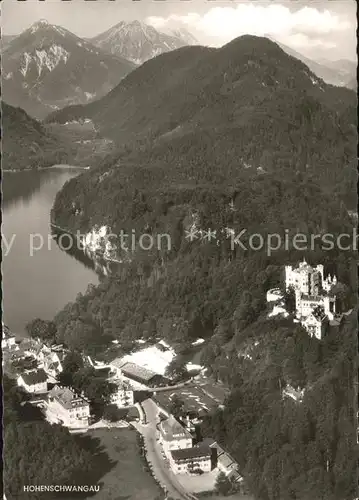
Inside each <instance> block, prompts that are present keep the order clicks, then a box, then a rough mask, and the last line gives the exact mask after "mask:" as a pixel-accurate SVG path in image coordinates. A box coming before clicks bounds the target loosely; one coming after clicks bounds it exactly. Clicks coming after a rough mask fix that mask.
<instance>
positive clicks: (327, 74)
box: [268, 37, 357, 88]
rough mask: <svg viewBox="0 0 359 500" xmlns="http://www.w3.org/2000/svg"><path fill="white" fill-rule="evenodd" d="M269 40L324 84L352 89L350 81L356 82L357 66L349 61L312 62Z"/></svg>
mask: <svg viewBox="0 0 359 500" xmlns="http://www.w3.org/2000/svg"><path fill="white" fill-rule="evenodd" d="M268 38H269V39H271V40H273V41H275V42H276V43H278V45H279V46H280V47H282V49H283V50H284V51H285V52H287V54H289V55H291V56H293V57H295V58H296V59H299V60H301V61H302V62H304V64H306V65H307V66H308V68H309V69H310V70H311V71H313V73H314V74H315V75H317V76H318V77H319V78H322V80H324V81H325V82H326V83H330V84H331V85H336V86H339V87H348V88H353V87H352V86H351V85H352V83H351V82H352V80H355V81H356V72H357V69H356V68H357V64H356V63H355V62H354V61H350V60H349V59H340V60H337V61H329V60H328V59H322V60H320V61H314V60H313V59H309V58H308V57H305V56H304V55H303V54H301V53H299V52H297V51H296V50H294V49H292V48H290V47H288V46H287V45H284V44H283V43H280V42H278V41H277V40H275V39H274V38H271V37H268Z"/></svg>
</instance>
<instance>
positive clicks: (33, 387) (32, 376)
mask: <svg viewBox="0 0 359 500" xmlns="http://www.w3.org/2000/svg"><path fill="white" fill-rule="evenodd" d="M47 378H48V377H47V374H46V373H45V372H44V370H43V369H42V368H41V369H39V370H31V371H28V372H25V373H22V374H21V375H20V376H19V377H18V379H17V384H18V386H20V387H23V388H24V389H25V391H27V392H30V393H32V394H34V393H42V392H46V391H47Z"/></svg>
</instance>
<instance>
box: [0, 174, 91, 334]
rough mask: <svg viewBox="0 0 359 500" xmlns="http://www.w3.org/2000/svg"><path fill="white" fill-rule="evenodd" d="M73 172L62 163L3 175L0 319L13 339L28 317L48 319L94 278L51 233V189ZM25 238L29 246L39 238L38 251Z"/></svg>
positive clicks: (29, 319) (22, 329)
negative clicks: (0, 302) (0, 317)
mask: <svg viewBox="0 0 359 500" xmlns="http://www.w3.org/2000/svg"><path fill="white" fill-rule="evenodd" d="M79 173H81V170H79V169H75V168H69V167H68V168H65V167H64V166H61V167H59V168H51V169H47V170H39V171H26V172H17V173H10V172H4V173H3V179H2V191H3V202H2V216H3V221H2V252H3V253H2V255H3V263H2V291H3V321H4V323H5V324H7V325H8V326H9V328H10V329H11V330H12V331H13V333H15V334H16V335H17V336H18V337H23V336H25V335H26V332H25V326H26V324H27V323H28V322H29V321H31V320H32V319H34V318H37V317H39V318H42V319H52V318H53V317H54V315H55V314H56V313H57V312H58V311H59V310H61V309H62V308H63V307H64V306H65V305H66V304H67V303H68V302H71V301H73V300H74V299H75V298H76V295H77V294H78V293H79V292H84V291H85V290H86V288H87V286H88V285H89V284H90V283H92V284H95V285H96V284H97V283H98V281H99V279H98V276H97V274H96V272H95V271H94V269H92V268H91V266H89V265H87V266H86V265H85V264H84V263H83V262H80V261H79V260H78V259H76V258H75V257H72V256H70V255H69V254H67V253H66V252H64V251H62V250H60V249H59V247H58V246H57V244H56V242H55V240H54V239H53V237H52V236H51V228H50V210H51V208H52V204H53V202H54V199H55V196H56V193H57V192H58V191H59V190H60V189H61V187H62V186H63V185H64V183H65V182H66V181H67V180H69V179H71V178H72V177H75V176H76V175H79ZM31 238H32V239H33V242H34V245H33V246H34V247H35V248H37V247H40V243H41V241H42V240H41V238H43V242H44V244H43V245H42V246H41V248H40V249H39V250H35V249H34V250H33V251H32V252H31V250H30V244H31ZM11 241H12V244H11ZM5 242H6V243H5ZM7 249H8V250H7Z"/></svg>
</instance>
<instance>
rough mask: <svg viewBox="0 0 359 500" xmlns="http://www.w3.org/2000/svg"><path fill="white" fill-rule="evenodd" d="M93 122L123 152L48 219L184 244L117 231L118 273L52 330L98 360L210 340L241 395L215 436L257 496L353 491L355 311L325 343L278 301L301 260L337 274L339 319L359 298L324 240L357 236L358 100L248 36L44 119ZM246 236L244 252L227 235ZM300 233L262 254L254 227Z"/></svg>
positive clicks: (295, 498) (159, 61)
mask: <svg viewBox="0 0 359 500" xmlns="http://www.w3.org/2000/svg"><path fill="white" fill-rule="evenodd" d="M170 70H171V71H172V70H173V72H171V71H170ZM169 75H170V76H169ZM84 117H89V118H91V119H92V120H93V122H94V123H95V124H96V127H98V128H99V130H100V131H101V133H103V134H104V135H108V136H109V137H111V139H113V140H114V141H115V142H116V143H117V145H118V148H119V149H118V150H117V151H116V152H114V153H113V154H111V155H110V156H108V157H107V158H106V159H105V160H104V161H103V163H102V164H100V165H99V166H98V167H97V168H95V169H93V170H92V171H90V172H86V173H84V174H82V175H80V176H79V177H77V178H75V179H72V180H71V181H69V182H68V183H67V184H66V185H65V187H64V188H63V190H62V191H61V192H60V193H59V194H58V196H57V198H56V201H55V204H54V208H53V211H52V218H53V220H55V221H56V222H57V223H58V224H59V225H60V226H62V227H64V228H68V230H69V231H75V230H80V231H82V232H89V231H91V230H93V229H94V228H99V227H101V226H104V225H105V226H107V227H108V228H109V229H110V230H111V232H112V233H114V234H116V235H118V234H119V233H120V232H121V230H122V231H124V232H126V233H127V234H128V233H131V231H135V232H136V234H141V233H148V234H150V235H152V236H153V237H154V238H156V236H158V235H161V234H162V235H163V234H168V235H170V240H171V246H170V248H168V247H166V248H152V249H151V250H143V249H141V248H139V247H138V246H136V247H135V249H134V250H133V251H132V250H126V249H123V248H122V249H120V248H119V240H118V238H116V236H113V237H111V239H110V242H111V244H112V245H114V246H115V247H116V248H117V249H116V252H115V253H116V256H117V258H118V259H120V260H122V261H123V263H122V264H121V265H119V266H118V267H117V269H116V271H114V272H113V274H112V275H111V276H110V277H108V278H104V279H102V281H101V283H100V285H99V286H98V287H93V286H91V287H89V289H88V290H87V292H86V293H85V294H80V295H79V296H78V297H77V299H76V301H75V302H74V303H71V304H68V305H67V306H66V307H65V308H64V309H63V310H62V311H60V313H59V314H58V315H57V316H56V318H55V319H54V325H55V327H54V329H53V330H52V333H51V335H50V336H51V338H52V339H53V340H54V341H56V342H61V343H65V344H66V345H68V346H69V347H70V348H71V349H73V350H80V351H85V352H88V353H96V356H98V357H100V356H101V352H104V351H105V349H106V348H107V347H108V346H110V345H111V340H114V339H116V340H118V341H119V343H120V346H121V347H122V349H123V351H125V352H126V351H128V350H130V349H131V348H132V347H133V346H134V341H135V340H136V339H139V338H146V339H155V338H158V337H161V338H165V339H167V340H168V341H170V342H171V343H172V344H174V345H175V346H176V348H179V349H180V350H185V349H186V348H187V347H188V346H189V345H190V343H191V342H193V340H195V339H197V338H198V337H203V338H205V339H206V340H207V342H206V345H205V347H204V349H203V352H202V362H203V364H204V365H205V366H206V367H208V368H209V369H210V371H211V373H212V375H213V377H215V378H217V379H220V380H222V381H224V382H225V383H226V384H228V386H229V387H230V388H231V395H230V397H229V399H228V401H227V404H226V407H225V410H224V411H218V412H216V413H215V414H214V415H212V416H211V418H209V419H208V420H207V421H206V423H205V426H204V428H203V432H204V433H205V434H208V435H214V436H215V437H216V438H217V439H218V441H220V442H221V443H223V444H224V445H225V446H226V447H228V449H230V451H231V452H232V453H233V455H234V456H235V457H236V459H237V460H238V462H239V464H240V468H241V470H242V471H243V475H244V477H245V479H246V482H247V483H248V487H249V489H250V491H251V492H252V493H253V494H254V495H255V497H256V498H257V499H258V500H319V499H323V500H324V499H325V500H347V499H348V500H349V499H351V498H352V497H353V496H354V489H353V488H354V483H353V478H354V468H355V459H356V458H355V450H354V426H353V421H354V420H353V417H354V415H353V409H352V408H353V407H352V403H353V400H354V394H353V391H354V389H353V377H352V375H353V372H354V357H355V337H354V333H355V331H356V330H355V329H356V316H355V314H354V313H353V314H352V315H349V316H344V320H342V323H341V325H340V327H338V329H333V328H332V329H331V330H330V332H329V334H328V336H327V337H326V338H325V339H324V341H323V342H321V343H320V342H318V341H317V340H315V339H311V338H310V337H308V335H307V334H306V333H305V332H304V330H303V329H302V328H299V327H298V326H297V325H296V324H294V323H293V321H292V318H289V319H287V320H283V319H282V320H280V319H277V320H274V319H268V318H267V310H266V307H267V306H266V301H265V297H266V291H267V290H268V289H269V288H273V287H277V286H279V287H280V288H283V271H284V265H286V264H295V263H296V262H297V261H298V260H302V258H303V257H305V258H306V260H307V261H308V262H309V263H310V264H314V265H315V264H319V263H322V264H324V268H325V272H326V273H331V274H333V273H335V274H336V275H337V277H338V280H339V284H338V285H337V287H336V289H335V290H333V293H336V294H337V297H338V307H339V312H345V311H348V310H349V309H351V308H355V306H356V305H357V304H356V297H355V294H356V291H357V255H356V253H355V252H354V247H353V245H350V246H351V248H352V249H351V250H350V249H348V250H341V249H340V248H339V247H338V246H337V245H336V244H335V243H334V245H333V247H332V248H328V247H325V246H323V244H322V243H323V237H324V235H331V237H332V238H331V239H332V241H333V242H335V238H336V237H337V236H338V235H340V234H343V233H347V234H348V235H350V234H352V232H353V222H352V220H351V218H350V216H349V215H348V211H353V210H356V206H357V193H356V180H357V172H356V144H357V132H356V122H357V118H356V97H355V94H354V92H352V91H350V90H347V89H339V88H335V87H332V86H329V85H326V84H325V83H324V82H323V81H321V80H320V79H318V78H316V77H315V76H314V75H313V74H312V73H311V72H310V71H309V69H308V68H307V67H306V66H305V65H304V64H303V63H301V62H300V61H297V60H296V59H294V58H293V57H290V56H288V55H287V54H285V53H284V52H283V51H282V50H281V49H280V48H279V47H278V46H277V45H276V44H275V43H273V42H270V41H269V40H266V39H263V38H258V37H248V36H245V37H240V38H239V39H237V40H234V41H233V42H231V43H230V44H227V45H226V46H224V47H222V48H221V49H205V48H203V47H189V48H185V49H180V50H178V51H174V52H171V53H168V54H164V55H162V56H160V57H158V58H155V59H153V60H151V61H148V62H147V63H145V64H144V65H142V66H141V67H140V68H138V69H137V70H135V71H134V72H132V73H131V74H130V75H129V76H128V77H126V78H125V79H124V80H123V82H122V83H121V84H120V85H119V86H118V87H116V88H115V89H114V90H113V91H112V92H111V93H110V94H108V96H106V97H105V98H104V99H102V100H100V101H97V102H95V103H92V104H91V105H89V106H84V107H76V108H68V109H66V110H63V111H61V112H60V113H55V114H54V115H52V117H50V119H49V120H50V121H55V122H56V121H58V122H62V121H66V120H69V119H73V118H76V119H78V118H84ZM208 229H211V231H216V238H215V239H214V240H212V241H208V239H206V238H205V237H204V235H205V231H208ZM243 229H245V230H246V232H245V234H244V236H243V238H242V239H241V241H242V243H243V244H244V247H245V248H243V246H241V245H236V244H234V245H233V239H232V238H231V231H234V232H235V234H239V233H240V232H241V231H242V230H243ZM193 230H195V232H196V234H197V237H196V238H195V239H194V241H190V239H189V238H188V237H187V236H188V232H189V231H193ZM298 233H300V234H303V235H304V236H305V237H307V238H308V240H309V241H311V236H313V235H317V238H315V239H314V240H313V243H312V244H310V245H309V246H308V245H304V246H302V247H301V249H298V247H295V245H294V244H293V242H292V240H291V238H290V237H289V244H288V245H286V246H285V245H284V246H283V245H281V246H280V248H278V249H277V250H276V251H272V252H269V251H268V247H267V246H266V245H264V247H263V248H260V249H257V250H255V249H254V248H252V249H251V248H250V245H249V243H250V238H251V235H253V234H257V235H260V236H261V237H262V238H263V239H264V241H267V238H268V237H269V235H272V234H276V235H278V236H280V237H281V238H282V242H283V241H284V240H285V235H289V236H293V235H294V234H298ZM257 240H258V237H257ZM347 241H348V240H346V243H347ZM103 243H105V242H103ZM44 335H45V336H46V335H49V332H48V331H46V332H45V334H44ZM343 381H345V383H344V384H343ZM287 384H290V385H292V386H293V387H295V388H297V387H300V388H302V389H305V395H304V399H303V401H302V402H301V403H300V402H296V401H294V400H292V399H290V398H283V397H282V395H283V389H284V388H285V387H286V386H287Z"/></svg>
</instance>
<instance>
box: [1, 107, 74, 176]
mask: <svg viewBox="0 0 359 500" xmlns="http://www.w3.org/2000/svg"><path fill="white" fill-rule="evenodd" d="M1 108H2V131H3V134H2V135H3V137H2V167H3V169H4V170H22V169H24V168H38V167H49V166H51V165H54V164H56V163H62V162H66V159H67V156H68V153H67V148H66V146H65V144H64V143H63V142H62V141H61V140H60V139H59V138H58V137H56V136H55V135H54V134H51V133H49V132H48V131H47V130H46V128H45V127H44V126H43V125H42V124H41V123H39V122H38V121H36V120H34V119H33V118H31V117H30V116H29V115H28V114H27V113H26V112H25V111H24V110H23V109H21V108H14V107H12V106H10V105H9V104H6V103H5V102H2V105H1Z"/></svg>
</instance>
